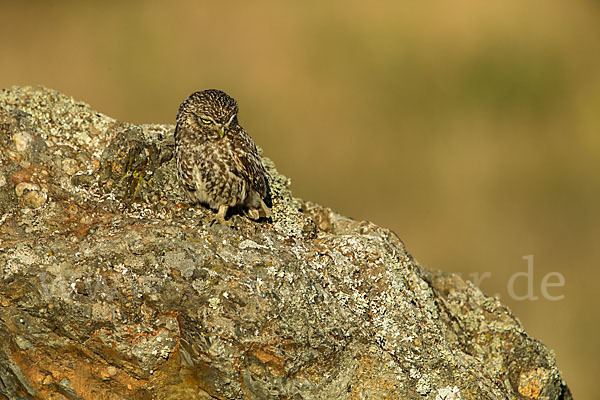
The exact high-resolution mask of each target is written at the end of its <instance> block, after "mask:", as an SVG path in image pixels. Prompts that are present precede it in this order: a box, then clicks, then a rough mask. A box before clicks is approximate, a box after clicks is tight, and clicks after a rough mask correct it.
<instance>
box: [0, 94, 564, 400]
mask: <svg viewBox="0 0 600 400" xmlns="http://www.w3.org/2000/svg"><path fill="white" fill-rule="evenodd" d="M15 135H17V136H15ZM19 135H20V136H19ZM15 138H17V139H15ZM173 146H174V142H173V127H172V126H167V125H142V126H136V125H133V124H129V123H125V122H119V121H116V120H114V119H112V118H109V117H107V116H104V115H102V114H99V113H97V112H95V111H93V110H92V109H90V107H89V106H87V105H85V104H83V103H80V102H76V101H74V100H73V99H71V98H69V97H67V96H64V95H62V94H60V93H58V92H55V91H52V90H47V89H44V88H37V89H32V88H19V87H14V88H12V89H9V90H4V91H2V93H1V94H0V181H1V182H4V183H3V184H2V185H0V212H1V213H2V214H1V217H0V282H1V283H0V305H1V308H0V336H1V337H2V338H3V340H2V342H1V343H0V398H7V399H49V398H53V399H98V398H107V399H108V398H110V399H211V398H214V399H367V398H368V399H535V398H537V399H542V398H543V399H571V394H570V392H569V389H568V388H567V386H566V384H565V382H564V381H563V379H562V378H561V375H560V373H559V371H558V369H557V366H556V362H555V359H554V356H553V354H552V352H551V351H550V350H548V349H547V348H546V347H545V346H544V345H542V344H541V343H540V342H538V341H537V340H535V339H533V338H531V337H530V336H529V335H528V334H527V333H526V332H525V331H524V330H523V327H522V326H521V324H520V323H519V321H518V320H517V319H516V318H515V317H514V316H513V315H512V314H511V312H510V311H509V310H508V309H507V307H506V306H504V305H502V304H501V303H500V302H499V301H498V300H497V299H494V298H491V297H488V296H486V295H485V294H483V293H482V292H481V291H480V290H479V289H477V288H476V287H474V286H473V285H472V284H471V283H469V282H465V281H463V280H462V279H461V278H460V277H458V276H456V275H453V274H447V273H442V272H438V271H430V270H427V269H424V268H422V267H421V266H419V265H418V264H417V263H416V261H415V260H414V259H413V258H412V257H411V256H410V255H409V254H408V253H407V252H406V249H405V247H404V244H403V243H402V242H401V241H400V240H399V238H398V237H397V236H396V235H395V234H394V233H393V232H391V231H389V230H387V229H384V228H381V227H379V226H376V225H374V224H372V223H369V222H366V221H354V220H352V219H349V218H346V217H343V216H341V215H339V214H337V213H335V212H334V211H332V210H330V209H328V208H326V207H322V206H319V205H317V204H313V203H310V202H306V201H302V200H300V199H296V198H294V197H293V196H292V194H291V192H290V190H289V188H288V186H289V180H288V179H287V178H285V177H283V176H282V175H280V174H279V173H278V172H277V171H276V169H275V167H274V165H273V163H272V162H270V161H269V160H268V159H266V158H265V159H264V161H265V165H266V167H267V169H268V172H269V175H270V177H271V182H270V183H271V187H272V189H273V219H272V221H262V222H258V223H257V222H254V221H251V220H249V219H247V218H245V217H243V216H240V215H234V216H233V217H232V218H231V220H230V222H231V225H232V226H231V227H230V226H226V225H221V224H218V223H214V224H213V223H212V222H213V219H214V213H213V212H212V211H210V210H207V209H204V208H202V207H191V206H189V205H188V204H187V203H186V202H185V199H184V196H183V193H182V192H181V190H180V188H179V185H178V183H177V180H176V176H175V165H174V160H173ZM29 193H38V195H39V196H45V197H44V199H43V201H41V199H40V198H38V199H37V200H36V199H24V197H25V196H27V195H28V194H29ZM40 193H43V195H42V194H40ZM23 205H26V206H27V207H23Z"/></svg>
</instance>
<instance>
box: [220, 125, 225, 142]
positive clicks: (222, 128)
mask: <svg viewBox="0 0 600 400" xmlns="http://www.w3.org/2000/svg"><path fill="white" fill-rule="evenodd" d="M223 136H225V127H224V126H220V127H219V137H220V138H221V139H223Z"/></svg>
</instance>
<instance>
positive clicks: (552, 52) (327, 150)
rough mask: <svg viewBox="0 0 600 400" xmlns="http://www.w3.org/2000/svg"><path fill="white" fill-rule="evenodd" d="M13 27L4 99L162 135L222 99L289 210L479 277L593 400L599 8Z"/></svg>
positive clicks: (331, 11)
mask: <svg viewBox="0 0 600 400" xmlns="http://www.w3.org/2000/svg"><path fill="white" fill-rule="evenodd" d="M0 20H1V24H0V87H10V86H12V85H33V86H35V85H44V86H47V87H50V88H53V89H57V90H60V91H62V92H64V93H65V94H68V95H71V96H73V97H75V98H76V99H78V100H83V101H85V102H87V103H89V104H91V105H92V107H94V108H95V109H97V110H99V111H100V112H102V113H105V114H108V115H110V116H113V117H115V118H118V119H121V120H125V121H130V122H135V123H151V122H152V123H169V124H172V123H173V122H174V119H175V114H176V112H177V108H178V106H179V104H180V102H181V101H182V100H183V99H184V98H185V97H186V96H187V95H189V94H190V93H191V92H193V91H195V90H199V89H205V88H220V89H223V90H225V91H227V92H228V93H230V94H231V95H232V96H233V97H235V98H236V99H237V100H238V102H239V104H240V110H241V111H240V114H239V119H240V121H241V123H242V124H243V126H244V127H245V128H246V130H248V131H249V132H250V133H251V135H252V136H253V137H254V139H255V141H256V142H257V144H258V145H259V146H261V147H262V148H263V149H264V154H265V155H266V156H267V157H269V158H271V159H273V160H274V161H275V163H276V165H277V167H278V169H279V171H280V172H282V173H283V174H285V175H287V176H288V177H290V178H291V179H292V187H293V190H294V192H295V194H296V196H298V197H302V198H305V199H308V200H312V201H315V202H318V203H321V204H323V205H327V206H330V207H332V208H333V209H335V210H337V211H339V212H340V213H342V214H344V215H347V216H351V217H354V218H356V219H368V220H371V221H374V222H376V223H377V224H379V225H383V226H386V227H389V228H391V229H393V230H394V231H396V232H397V233H398V234H399V235H400V237H401V238H402V239H403V240H404V241H405V243H406V245H407V247H408V249H409V251H410V252H411V253H412V254H413V255H414V256H415V257H416V258H417V259H418V260H419V261H420V262H421V263H422V264H424V265H426V266H428V267H430V268H437V269H442V270H446V271H454V272H458V273H461V274H462V275H463V276H464V277H465V278H475V279H476V280H477V279H479V278H481V277H485V279H484V280H483V281H482V282H481V284H480V286H481V288H482V289H483V290H484V291H486V292H487V293H489V294H492V295H498V296H500V297H501V299H502V300H503V301H504V302H505V303H506V304H508V305H509V306H510V307H511V308H512V310H513V311H514V312H515V314H516V315H517V316H518V317H519V318H520V320H521V321H522V322H523V324H524V326H525V328H526V329H527V331H528V332H530V333H531V334H532V335H533V336H535V337H536V338H538V339H540V340H541V341H542V342H544V343H545V344H546V345H548V346H549V347H550V348H552V349H554V350H555V351H556V357H557V359H558V363H559V367H560V368H561V370H562V371H563V373H564V377H565V378H566V380H567V383H568V384H569V386H570V387H571V389H572V391H573V393H574V395H575V396H576V398H582V399H583V398H596V396H597V388H596V385H597V377H598V374H599V373H600V368H599V367H598V359H599V357H600V346H599V345H598V333H597V332H598V329H599V328H600V320H599V316H600V313H599V312H598V306H599V305H600V301H599V300H598V297H597V294H596V293H598V278H600V269H599V268H598V267H599V265H598V264H599V263H598V259H599V258H600V223H599V222H600V218H599V217H600V215H599V209H598V202H599V199H600V180H599V173H600V23H598V21H600V3H598V2H597V1H583V0H571V1H568V2H548V1H544V0H530V1H526V2H523V1H517V0H507V1H502V2H489V1H479V0H478V1H475V0H455V1H452V2H448V1H442V0H437V1H429V2H400V1H373V2H364V1H353V0H347V1H344V2H341V1H330V2H322V1H321V2H317V1H303V2H291V1H290V2H285V1H254V2H248V1H228V2H199V1H171V2H166V1H164V2H161V1H144V2H142V1H128V2H117V1H104V2H99V1H88V2H81V1H54V2H42V1H37V2H36V1H29V2H9V1H3V0H0ZM530 255H532V256H533V258H531V257H529V258H528V259H524V258H523V257H528V256H530ZM528 263H530V264H531V265H528ZM529 267H530V275H529V276H528V277H525V276H523V275H521V276H519V275H515V274H517V273H519V272H522V273H525V272H527V271H528V268H529ZM552 273H559V274H561V276H562V277H563V279H564V285H562V286H560V283H561V278H560V276H559V275H557V274H553V275H550V276H548V274H552ZM471 274H477V275H471ZM515 276H516V277H517V278H516V279H514V280H513V281H512V282H513V283H514V287H513V288H512V291H511V286H510V283H511V277H515ZM478 277H479V278H478ZM527 278H530V279H529V281H528V279H527ZM544 283H546V291H545V292H544V291H543V284H544ZM551 284H556V286H549V285H551ZM528 290H532V292H531V293H529V294H530V296H529V297H530V299H519V297H523V296H525V295H527V294H528ZM534 297H537V299H535V300H531V299H532V298H534Z"/></svg>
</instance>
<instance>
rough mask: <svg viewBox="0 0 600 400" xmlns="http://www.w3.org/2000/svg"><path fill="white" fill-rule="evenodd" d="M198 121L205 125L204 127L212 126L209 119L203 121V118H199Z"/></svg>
mask: <svg viewBox="0 0 600 400" xmlns="http://www.w3.org/2000/svg"><path fill="white" fill-rule="evenodd" d="M200 121H202V122H203V123H205V124H206V125H210V124H212V121H211V120H210V119H205V118H200Z"/></svg>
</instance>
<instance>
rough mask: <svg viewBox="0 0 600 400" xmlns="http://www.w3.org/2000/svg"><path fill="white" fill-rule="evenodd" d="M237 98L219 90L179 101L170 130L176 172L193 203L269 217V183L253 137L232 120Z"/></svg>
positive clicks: (222, 215) (222, 213)
mask: <svg viewBox="0 0 600 400" xmlns="http://www.w3.org/2000/svg"><path fill="white" fill-rule="evenodd" d="M237 113H238V105H237V102H236V101H235V100H234V99H233V98H231V97H229V96H228V95H227V94H226V93H225V92H222V91H220V90H214V89H210V90H204V91H202V92H195V93H192V94H191V95H190V96H189V97H188V98H187V99H185V100H184V101H183V103H181V106H180V107H179V112H178V113H177V126H176V128H175V158H176V160H177V172H178V176H179V180H180V181H181V183H182V185H183V187H184V188H185V190H186V192H187V193H188V194H189V195H190V198H191V199H192V201H193V202H194V203H196V202H199V203H202V204H205V205H207V206H208V207H210V208H212V209H213V210H216V211H217V218H218V219H219V220H221V221H224V219H225V214H226V213H227V210H228V209H229V208H230V207H239V208H241V209H242V210H245V211H247V213H248V216H250V218H252V219H259V218H260V217H269V216H270V214H271V212H270V210H269V207H270V205H271V199H270V191H269V182H268V181H267V173H266V171H265V167H264V166H263V164H262V162H261V160H260V156H259V155H258V150H257V149H256V145H255V144H254V141H253V140H252V138H251V137H250V135H248V133H246V131H245V130H244V128H242V126H241V125H240V124H239V122H238V120H237Z"/></svg>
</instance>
